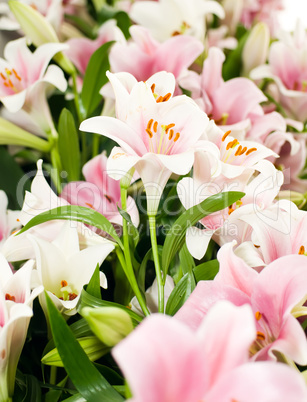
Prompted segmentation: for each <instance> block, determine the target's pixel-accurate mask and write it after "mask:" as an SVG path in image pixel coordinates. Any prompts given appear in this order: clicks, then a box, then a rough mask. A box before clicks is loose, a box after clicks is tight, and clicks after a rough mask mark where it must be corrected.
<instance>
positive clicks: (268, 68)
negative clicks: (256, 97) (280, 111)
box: [250, 23, 307, 122]
mask: <svg viewBox="0 0 307 402" xmlns="http://www.w3.org/2000/svg"><path fill="white" fill-rule="evenodd" d="M306 52H307V47H306V32H305V29H304V28H303V26H302V25H301V24H300V23H298V24H297V26H296V29H295V31H294V33H293V35H292V36H291V34H290V33H285V32H284V33H283V37H282V39H281V40H279V41H276V42H273V43H272V45H271V47H270V51H269V64H266V65H262V66H259V67H257V68H256V69H254V70H253V71H252V72H251V75H250V76H251V78H252V79H255V80H258V79H262V78H272V79H273V80H274V81H275V84H276V85H275V86H274V93H275V92H276V91H277V93H276V95H277V99H276V100H277V101H278V102H280V104H281V105H282V107H283V108H284V110H285V111H286V113H287V114H288V116H289V117H291V118H294V119H296V120H299V121H303V122H304V121H305V120H306V119H307V113H306V105H307V94H306V85H307V68H306V62H305V59H306ZM274 93H273V95H274Z"/></svg>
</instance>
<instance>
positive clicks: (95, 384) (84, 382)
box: [45, 293, 123, 402]
mask: <svg viewBox="0 0 307 402" xmlns="http://www.w3.org/2000/svg"><path fill="white" fill-rule="evenodd" d="M45 297H46V302H47V308H48V315H49V320H50V326H51V330H52V335H53V338H54V342H55V345H56V347H57V350H58V352H59V355H60V357H61V360H62V362H63V365H64V367H65V370H66V371H67V374H68V375H69V377H70V379H71V381H72V382H73V384H74V385H75V387H76V389H77V390H78V391H79V392H80V394H81V395H82V396H83V397H84V398H85V399H86V400H87V401H88V402H99V401H101V400H105V401H109V402H113V401H114V402H116V401H122V400H123V398H122V397H121V396H120V395H119V394H118V393H117V392H116V391H115V390H114V388H112V386H111V385H110V384H109V383H108V382H107V381H106V379H105V378H104V377H103V376H102V375H101V374H100V372H99V371H98V370H97V369H96V368H95V366H94V365H93V364H92V363H91V362H90V360H89V359H88V357H87V356H86V354H85V352H84V351H83V349H82V347H81V346H80V345H79V343H78V341H77V340H76V338H75V337H74V335H73V333H72V332H71V330H70V329H69V327H68V325H67V324H66V322H65V320H64V318H63V317H62V316H61V314H60V313H59V312H58V310H57V308H56V307H55V306H54V304H53V303H52V301H51V299H50V298H49V296H48V294H47V293H45Z"/></svg>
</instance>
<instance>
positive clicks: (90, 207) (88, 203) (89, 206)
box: [85, 202, 94, 208]
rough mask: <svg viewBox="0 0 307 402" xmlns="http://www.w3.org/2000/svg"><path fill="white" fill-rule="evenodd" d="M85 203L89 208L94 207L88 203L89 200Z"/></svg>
mask: <svg viewBox="0 0 307 402" xmlns="http://www.w3.org/2000/svg"><path fill="white" fill-rule="evenodd" d="M85 205H87V206H88V207H90V208H94V207H93V204H90V203H89V202H86V203H85Z"/></svg>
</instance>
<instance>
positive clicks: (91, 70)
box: [81, 42, 114, 117]
mask: <svg viewBox="0 0 307 402" xmlns="http://www.w3.org/2000/svg"><path fill="white" fill-rule="evenodd" d="M113 43H114V42H107V43H105V44H104V45H102V46H101V47H100V48H99V49H97V50H96V51H95V52H94V53H93V54H92V57H91V58H90V61H89V63H88V66H87V69H86V71H85V76H84V80H83V87H82V92H81V100H82V103H83V107H84V109H85V114H86V116H85V117H88V116H90V115H91V113H93V112H94V110H95V109H96V108H97V106H98V105H99V102H100V101H101V99H102V97H101V95H100V94H99V91H100V89H101V87H102V86H103V85H104V84H106V83H107V82H108V78H107V76H106V72H107V71H108V70H109V68H110V64H109V49H110V47H111V46H112V45H113Z"/></svg>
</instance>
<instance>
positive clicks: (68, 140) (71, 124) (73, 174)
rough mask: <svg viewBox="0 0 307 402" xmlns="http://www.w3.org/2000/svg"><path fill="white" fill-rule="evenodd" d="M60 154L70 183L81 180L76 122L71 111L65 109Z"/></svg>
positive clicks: (61, 119) (60, 127)
mask: <svg viewBox="0 0 307 402" xmlns="http://www.w3.org/2000/svg"><path fill="white" fill-rule="evenodd" d="M58 132H59V142H58V144H59V153H60V158H61V163H62V167H63V169H64V170H65V171H66V172H67V179H68V181H77V180H79V179H80V169H81V160H80V147H79V137H78V132H77V130H76V126H75V120H74V118H73V115H72V114H71V113H70V111H69V110H67V109H65V108H64V109H63V110H62V112H61V115H60V119H59V125H58Z"/></svg>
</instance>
